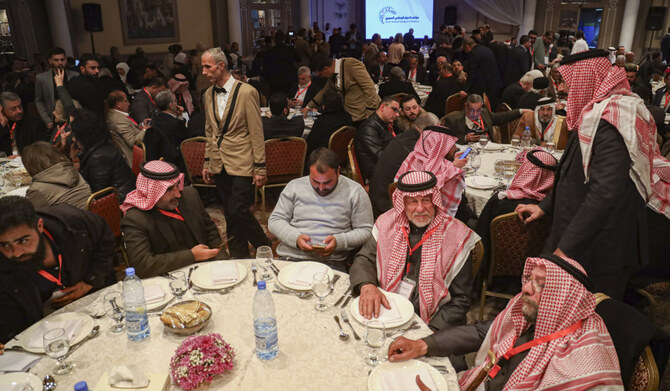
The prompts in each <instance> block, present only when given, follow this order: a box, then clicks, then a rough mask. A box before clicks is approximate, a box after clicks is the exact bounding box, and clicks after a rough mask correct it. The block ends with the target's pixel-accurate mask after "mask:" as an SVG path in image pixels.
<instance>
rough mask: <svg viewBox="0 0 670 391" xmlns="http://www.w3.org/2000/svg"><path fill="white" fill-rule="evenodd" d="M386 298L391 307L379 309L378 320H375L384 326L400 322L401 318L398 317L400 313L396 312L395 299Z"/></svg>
mask: <svg viewBox="0 0 670 391" xmlns="http://www.w3.org/2000/svg"><path fill="white" fill-rule="evenodd" d="M386 298H387V299H388V301H389V304H390V305H391V309H390V310H387V309H386V308H385V307H384V306H381V309H380V310H379V318H377V320H378V321H380V322H382V323H384V324H386V323H393V322H397V321H400V320H402V316H400V311H399V310H398V304H397V303H396V302H395V299H393V298H392V297H388V296H387V297H386Z"/></svg>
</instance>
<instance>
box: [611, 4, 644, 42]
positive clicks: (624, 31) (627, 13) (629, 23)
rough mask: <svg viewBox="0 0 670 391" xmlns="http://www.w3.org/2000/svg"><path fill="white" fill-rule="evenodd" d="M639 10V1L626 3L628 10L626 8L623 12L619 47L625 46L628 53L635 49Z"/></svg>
mask: <svg viewBox="0 0 670 391" xmlns="http://www.w3.org/2000/svg"><path fill="white" fill-rule="evenodd" d="M639 9H640V2H639V1H637V0H627V1H626V8H624V11H623V22H622V23H621V34H620V35H619V45H623V46H624V47H625V48H626V51H630V50H631V49H632V47H633V36H634V34H635V22H636V21H637V13H638V11H639ZM612 46H615V45H612Z"/></svg>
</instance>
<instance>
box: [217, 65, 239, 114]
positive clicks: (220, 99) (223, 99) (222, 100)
mask: <svg viewBox="0 0 670 391" xmlns="http://www.w3.org/2000/svg"><path fill="white" fill-rule="evenodd" d="M234 84H235V78H234V77H233V76H232V75H231V76H230V77H229V78H228V81H227V82H226V83H225V84H224V85H223V88H224V89H225V90H226V92H224V93H221V94H215V95H216V113H217V114H218V116H219V119H220V120H223V112H224V111H225V110H226V105H227V104H228V97H229V96H230V93H231V90H232V89H233V85H234Z"/></svg>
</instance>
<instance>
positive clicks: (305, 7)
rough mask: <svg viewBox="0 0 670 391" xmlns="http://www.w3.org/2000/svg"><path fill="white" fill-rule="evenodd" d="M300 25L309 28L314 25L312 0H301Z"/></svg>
mask: <svg viewBox="0 0 670 391" xmlns="http://www.w3.org/2000/svg"><path fill="white" fill-rule="evenodd" d="M300 27H303V28H306V29H308V30H309V29H310V28H311V27H312V10H311V7H310V0H300Z"/></svg>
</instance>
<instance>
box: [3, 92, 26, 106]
mask: <svg viewBox="0 0 670 391" xmlns="http://www.w3.org/2000/svg"><path fill="white" fill-rule="evenodd" d="M17 100H18V101H20V100H21V98H20V97H19V96H18V95H16V94H15V93H13V92H11V91H5V92H3V93H1V94H0V105H2V106H3V107H4V106H6V105H7V103H8V102H16V101H17Z"/></svg>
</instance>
